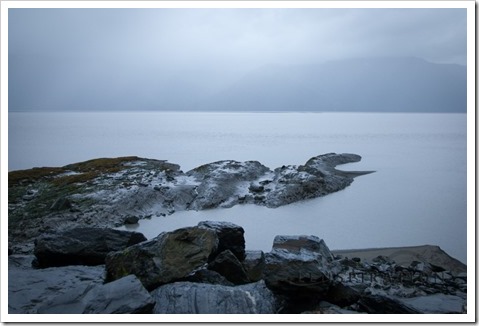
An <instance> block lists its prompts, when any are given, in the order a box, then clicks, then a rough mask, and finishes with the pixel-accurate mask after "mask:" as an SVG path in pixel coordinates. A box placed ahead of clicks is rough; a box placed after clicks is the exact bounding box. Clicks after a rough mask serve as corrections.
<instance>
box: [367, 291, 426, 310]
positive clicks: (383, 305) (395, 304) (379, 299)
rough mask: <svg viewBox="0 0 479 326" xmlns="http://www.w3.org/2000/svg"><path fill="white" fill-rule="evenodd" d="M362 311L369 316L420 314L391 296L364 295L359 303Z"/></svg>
mask: <svg viewBox="0 0 479 326" xmlns="http://www.w3.org/2000/svg"><path fill="white" fill-rule="evenodd" d="M358 306H359V308H360V309H361V311H364V312H367V313H368V314H418V313H420V312H419V311H418V310H417V309H414V308H413V307H411V306H409V305H407V304H406V303H402V302H401V301H399V300H397V299H394V298H392V297H390V296H383V295H363V296H362V297H361V299H359V301H358Z"/></svg>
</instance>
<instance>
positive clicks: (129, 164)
mask: <svg viewBox="0 0 479 326" xmlns="http://www.w3.org/2000/svg"><path fill="white" fill-rule="evenodd" d="M146 164H148V163H147V162H145V161H131V162H125V163H123V165H124V166H145V165H146Z"/></svg>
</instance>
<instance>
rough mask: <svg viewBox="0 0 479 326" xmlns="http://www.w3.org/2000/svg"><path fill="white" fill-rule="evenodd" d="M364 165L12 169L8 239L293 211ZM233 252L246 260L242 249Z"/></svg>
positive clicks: (313, 162)
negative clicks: (214, 213) (227, 211)
mask: <svg viewBox="0 0 479 326" xmlns="http://www.w3.org/2000/svg"><path fill="white" fill-rule="evenodd" d="M360 159H361V157H360V156H359V155H355V154H334V153H330V154H325V155H319V156H315V157H313V158H311V159H310V160H308V161H307V162H306V164H305V165H299V166H296V165H288V166H282V167H279V168H276V169H274V170H271V169H270V168H268V167H266V166H264V165H262V164H261V163H259V162H257V161H247V162H238V161H232V160H225V161H218V162H213V163H209V164H205V165H202V166H199V167H197V168H195V169H193V170H191V171H188V172H186V173H185V172H183V171H181V170H180V167H179V166H178V165H176V164H172V163H168V162H166V161H160V160H151V159H144V158H139V157H120V158H102V159H96V160H90V161H86V162H81V163H76V164H70V165H67V166H64V167H61V168H35V169H31V170H22V171H12V172H10V173H9V177H8V179H9V182H8V186H9V191H8V196H9V197H8V209H9V210H8V216H9V241H10V242H12V247H11V249H12V251H13V253H31V249H32V247H31V246H29V245H27V244H28V243H30V242H31V240H32V239H33V238H35V237H37V236H39V235H41V234H44V233H49V232H53V231H55V232H56V231H63V230H69V229H72V228H75V227H84V226H91V227H108V228H112V227H117V226H121V225H123V224H125V223H126V224H131V223H136V222H138V220H141V219H142V218H148V217H152V216H164V215H170V214H173V213H175V212H177V211H182V210H204V209H212V208H217V207H232V206H234V205H237V204H256V205H262V206H267V207H278V206H281V205H287V204H290V203H293V202H297V201H300V200H304V199H308V198H315V197H318V196H324V195H327V194H329V193H332V192H335V191H338V190H341V189H344V188H345V187H347V186H348V185H350V184H351V183H352V182H353V178H354V177H356V176H358V175H362V174H366V173H370V172H345V171H340V170H337V169H336V168H335V167H336V166H337V165H338V164H345V163H353V162H358V161H359V160H360ZM213 228H214V226H213ZM220 237H221V235H220ZM232 252H233V253H234V254H235V255H237V257H238V259H240V260H242V259H243V258H244V257H241V253H240V252H237V251H236V249H234V248H233V250H232ZM238 255H239V256H238Z"/></svg>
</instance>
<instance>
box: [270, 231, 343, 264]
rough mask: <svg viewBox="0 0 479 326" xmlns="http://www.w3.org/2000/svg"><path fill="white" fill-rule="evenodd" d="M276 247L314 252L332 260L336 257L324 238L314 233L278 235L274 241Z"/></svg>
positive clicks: (274, 247)
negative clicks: (308, 234) (306, 234)
mask: <svg viewBox="0 0 479 326" xmlns="http://www.w3.org/2000/svg"><path fill="white" fill-rule="evenodd" d="M274 249H285V250H286V251H288V252H291V253H295V254H301V253H302V252H305V253H312V254H315V255H317V256H318V257H321V259H322V260H326V261H327V262H331V261H332V260H333V259H334V256H333V254H332V253H331V251H330V250H329V248H328V246H327V245H326V243H325V242H324V240H323V239H320V238H318V237H316V236H314V235H311V236H290V235H288V236H281V235H278V236H276V237H275V238H274V241H273V250H274Z"/></svg>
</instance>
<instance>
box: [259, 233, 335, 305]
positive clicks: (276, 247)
mask: <svg viewBox="0 0 479 326" xmlns="http://www.w3.org/2000/svg"><path fill="white" fill-rule="evenodd" d="M331 256H332V254H331V252H330V251H329V249H328V248H327V246H326V244H325V243H324V241H323V240H321V239H319V238H318V237H315V236H276V238H275V240H274V244H273V250H272V251H271V252H269V253H266V254H265V260H266V262H265V270H264V280H265V282H266V285H267V286H268V288H270V289H271V290H273V291H275V292H278V293H282V294H285V295H288V296H294V297H298V298H299V297H306V298H309V297H314V298H316V299H320V298H322V297H325V296H326V293H327V292H328V290H329V288H330V286H331V285H332V284H333V282H334V280H333V278H332V271H331V268H330V257H331Z"/></svg>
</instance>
